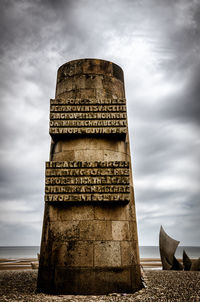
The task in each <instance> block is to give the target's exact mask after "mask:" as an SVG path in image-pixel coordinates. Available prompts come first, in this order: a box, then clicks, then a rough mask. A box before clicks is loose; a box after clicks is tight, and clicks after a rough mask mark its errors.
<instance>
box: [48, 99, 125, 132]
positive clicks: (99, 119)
mask: <svg viewBox="0 0 200 302" xmlns="http://www.w3.org/2000/svg"><path fill="white" fill-rule="evenodd" d="M126 133H127V115H126V100H125V99H52V100H50V134H51V135H52V136H55V135H61V134H65V135H76V134H79V135H80V134H81V135H82V134H89V135H90V134H101V135H102V134H114V135H115V134H117V135H120V134H121V135H125V134H126Z"/></svg>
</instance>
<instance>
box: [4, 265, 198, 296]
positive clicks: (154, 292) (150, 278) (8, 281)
mask: <svg viewBox="0 0 200 302" xmlns="http://www.w3.org/2000/svg"><path fill="white" fill-rule="evenodd" d="M144 279H145V283H146V286H147V287H146V288H143V289H142V290H140V291H139V292H137V293H135V294H125V293H124V294H111V295H107V296H71V295H70V296H69V295H58V296H54V295H51V296H50V295H46V294H41V293H40V294H37V293H36V281H37V270H17V271H15V270H12V271H11V270H4V271H3V270H2V271H0V301H1V302H3V301H21V302H23V301H24V302H25V301H27V302H28V301H30V302H31V301H70V302H77V301H80V302H82V301H88V302H92V301H98V302H103V301H113V302H118V301H122V302H123V301H146V302H151V301H152V302H153V301H155V302H156V301H159V302H170V301H176V302H199V301H200V272H184V271H179V272H177V271H161V270H145V271H144Z"/></svg>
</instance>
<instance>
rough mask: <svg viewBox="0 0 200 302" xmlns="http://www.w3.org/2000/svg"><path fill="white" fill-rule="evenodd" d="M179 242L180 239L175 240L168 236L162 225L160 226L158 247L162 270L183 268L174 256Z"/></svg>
mask: <svg viewBox="0 0 200 302" xmlns="http://www.w3.org/2000/svg"><path fill="white" fill-rule="evenodd" d="M179 243H180V241H177V240H175V239H173V238H171V237H170V236H168V235H167V233H166V232H165V231H164V229H163V227H162V226H161V227H160V234H159V247H160V257H161V262H162V266H163V270H178V271H179V270H182V269H183V266H182V264H181V263H180V262H179V261H178V260H177V259H176V257H175V256H174V254H175V252H176V249H177V246H178V245H179Z"/></svg>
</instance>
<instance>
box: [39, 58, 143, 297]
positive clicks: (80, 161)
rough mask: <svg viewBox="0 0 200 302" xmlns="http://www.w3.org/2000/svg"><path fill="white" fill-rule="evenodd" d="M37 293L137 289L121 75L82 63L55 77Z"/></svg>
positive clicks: (107, 65) (109, 67) (106, 65)
mask: <svg viewBox="0 0 200 302" xmlns="http://www.w3.org/2000/svg"><path fill="white" fill-rule="evenodd" d="M50 135H51V137H52V142H51V148H50V161H49V162H47V163H46V180H45V213H44V222H43V232H42V241H41V251H40V263H39V271H38V283H37V289H38V291H40V292H41V291H42V292H46V293H54V294H76V295H77V294H82V295H86V294H96V295H99V294H107V293H110V292H120V293H123V292H127V293H128V292H129V293H131V292H134V291H137V290H139V289H140V288H141V286H142V282H141V273H140V265H139V250H138V239H137V225H136V217H135V202H134V191H133V186H132V173H131V158H130V147H129V137H128V129H127V114H126V100H125V92H124V80H123V71H122V69H121V68H120V67H119V66H117V65H115V64H114V63H112V62H108V61H103V60H97V59H83V60H75V61H71V62H68V63H66V64H64V65H62V66H61V67H60V68H59V70H58V75H57V86H56V96H55V99H52V100H50Z"/></svg>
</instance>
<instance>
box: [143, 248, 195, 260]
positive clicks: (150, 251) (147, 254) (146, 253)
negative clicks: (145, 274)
mask: <svg viewBox="0 0 200 302" xmlns="http://www.w3.org/2000/svg"><path fill="white" fill-rule="evenodd" d="M139 250H140V258H160V251H159V246H140V247H139ZM183 250H185V251H186V253H187V255H188V256H189V257H190V258H200V246H178V247H177V250H176V253H175V257H176V258H182V257H183Z"/></svg>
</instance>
